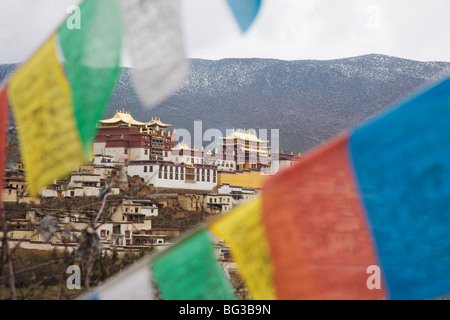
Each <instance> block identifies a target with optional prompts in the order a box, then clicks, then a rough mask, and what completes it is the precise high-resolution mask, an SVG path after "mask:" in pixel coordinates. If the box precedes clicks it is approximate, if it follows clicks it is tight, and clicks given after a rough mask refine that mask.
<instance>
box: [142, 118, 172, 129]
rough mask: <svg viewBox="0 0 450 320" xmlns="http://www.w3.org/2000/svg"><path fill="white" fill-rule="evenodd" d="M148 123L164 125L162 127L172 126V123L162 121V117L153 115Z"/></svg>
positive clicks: (149, 124) (150, 124)
mask: <svg viewBox="0 0 450 320" xmlns="http://www.w3.org/2000/svg"><path fill="white" fill-rule="evenodd" d="M146 124H147V125H148V126H155V125H157V126H159V127H162V128H167V127H170V126H172V125H171V124H167V123H164V122H162V121H161V119H160V118H154V119H153V117H152V120H151V121H149V122H147V123H146Z"/></svg>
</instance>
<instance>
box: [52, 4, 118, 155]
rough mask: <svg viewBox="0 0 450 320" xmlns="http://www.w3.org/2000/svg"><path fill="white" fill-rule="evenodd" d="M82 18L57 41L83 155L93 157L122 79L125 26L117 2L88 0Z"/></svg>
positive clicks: (82, 7) (63, 28)
mask: <svg viewBox="0 0 450 320" xmlns="http://www.w3.org/2000/svg"><path fill="white" fill-rule="evenodd" d="M80 16H81V17H82V25H81V27H80V28H79V29H76V28H69V27H68V26H67V24H62V25H61V27H60V28H59V30H58V37H59V45H60V47H61V51H62V54H63V58H64V60H65V63H64V68H65V71H66V74H67V78H68V80H69V83H70V87H71V89H72V91H71V92H72V97H73V111H74V115H75V119H76V122H77V125H78V129H79V133H80V137H81V141H82V143H83V147H84V151H85V152H86V155H87V156H88V157H90V156H91V153H92V150H91V146H92V143H93V141H94V138H95V133H96V128H97V127H96V125H97V123H98V121H99V120H100V119H101V117H102V116H103V114H104V112H105V110H106V107H107V106H108V104H109V101H110V98H111V95H112V92H113V89H114V86H115V83H116V80H117V78H118V76H119V75H120V62H121V53H122V39H123V34H124V31H123V30H124V25H123V22H122V20H123V19H122V14H121V9H120V6H119V4H118V3H117V1H110V0H85V1H84V2H82V3H81V5H80Z"/></svg>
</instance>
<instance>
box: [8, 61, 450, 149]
mask: <svg viewBox="0 0 450 320" xmlns="http://www.w3.org/2000/svg"><path fill="white" fill-rule="evenodd" d="M190 62H191V71H190V74H189V76H188V78H187V79H186V80H185V81H184V82H183V84H182V85H181V86H180V87H179V88H178V90H177V91H176V92H174V93H173V94H172V95H171V96H170V97H168V98H167V99H165V100H164V101H163V102H161V103H160V104H159V105H158V106H156V107H154V108H153V109H150V110H146V109H144V108H142V106H141V104H140V102H139V99H138V97H137V96H136V94H135V92H134V90H133V84H132V82H131V80H130V79H131V78H130V70H129V68H122V73H121V76H120V78H119V79H118V81H117V84H116V88H115V91H114V93H113V96H112V99H111V101H110V104H109V106H108V109H107V110H106V112H105V116H104V117H105V118H107V117H111V116H113V115H114V113H115V111H116V110H117V109H126V110H128V111H130V112H131V114H132V115H133V117H135V118H136V119H137V120H140V121H149V120H150V119H151V118H152V117H155V116H156V117H159V118H161V120H163V121H164V122H166V123H171V124H172V125H173V126H174V127H175V128H177V129H179V128H184V129H187V130H189V131H190V132H191V133H192V134H193V132H194V131H193V126H194V121H202V126H203V132H204V131H206V130H207V129H210V128H216V129H218V130H220V131H221V132H222V133H224V134H225V133H226V129H233V128H247V129H249V128H253V129H256V130H258V129H268V131H269V133H270V129H279V130H280V149H284V151H286V152H291V151H292V152H294V153H297V152H305V151H307V150H310V149H312V148H314V147H316V146H317V145H320V144H321V143H324V142H326V141H327V140H329V139H330V138H332V137H333V136H336V135H337V134H339V133H341V132H343V131H345V130H348V129H350V128H352V127H354V126H356V125H358V124H360V123H361V122H363V121H366V120H367V119H370V118H371V117H374V116H376V115H378V114H379V113H381V112H383V111H385V110H386V109H388V108H389V107H391V106H393V105H395V104H396V103H398V102H400V101H402V100H403V99H405V98H406V97H407V96H409V95H412V94H414V93H415V92H417V90H420V88H421V87H424V86H426V85H427V84H430V83H432V82H434V81H437V80H438V79H439V78H440V77H442V76H443V75H448V74H450V63H449V62H442V61H426V62H423V61H415V60H410V59H403V58H397V57H391V56H387V55H380V54H368V55H362V56H356V57H350V58H340V59H333V60H278V59H261V58H242V59H241V58H225V59H220V60H206V59H190ZM5 69H8V67H7V68H5V66H0V81H1V80H2V77H4V76H5V72H6V71H8V70H9V71H11V70H10V69H11V67H9V69H8V70H6V71H5ZM6 73H7V72H6ZM268 138H269V139H270V136H269V137H268ZM208 143H209V141H205V145H206V144H208Z"/></svg>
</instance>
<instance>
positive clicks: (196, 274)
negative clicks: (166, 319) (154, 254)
mask: <svg viewBox="0 0 450 320" xmlns="http://www.w3.org/2000/svg"><path fill="white" fill-rule="evenodd" d="M152 273H153V277H154V281H155V284H156V286H157V287H158V290H159V292H160V294H161V297H162V299H164V300H234V299H235V295H234V292H233V288H232V285H231V283H230V280H229V279H228V278H226V276H225V273H224V271H223V270H222V269H221V267H220V266H219V264H218V261H217V257H216V256H215V254H214V249H213V245H212V241H211V235H210V234H209V232H208V231H207V230H205V229H201V230H199V231H197V232H195V233H194V234H193V235H191V236H189V237H188V238H187V239H186V240H184V241H182V242H181V243H180V244H179V245H178V246H176V247H174V248H171V249H167V252H165V253H163V254H162V256H161V257H159V258H157V259H155V261H154V262H153V263H152Z"/></svg>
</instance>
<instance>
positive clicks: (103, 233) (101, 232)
mask: <svg viewBox="0 0 450 320" xmlns="http://www.w3.org/2000/svg"><path fill="white" fill-rule="evenodd" d="M105 235H106V232H105V230H101V231H100V237H102V238H104V237H105Z"/></svg>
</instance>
